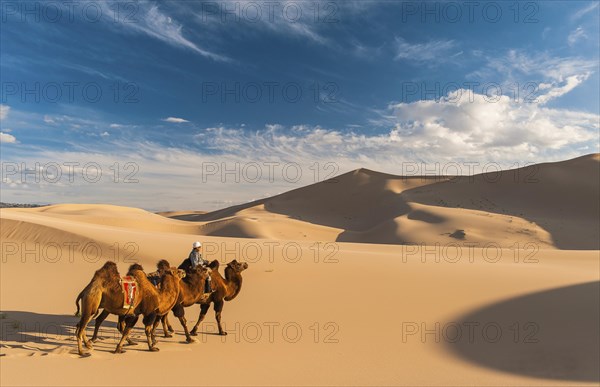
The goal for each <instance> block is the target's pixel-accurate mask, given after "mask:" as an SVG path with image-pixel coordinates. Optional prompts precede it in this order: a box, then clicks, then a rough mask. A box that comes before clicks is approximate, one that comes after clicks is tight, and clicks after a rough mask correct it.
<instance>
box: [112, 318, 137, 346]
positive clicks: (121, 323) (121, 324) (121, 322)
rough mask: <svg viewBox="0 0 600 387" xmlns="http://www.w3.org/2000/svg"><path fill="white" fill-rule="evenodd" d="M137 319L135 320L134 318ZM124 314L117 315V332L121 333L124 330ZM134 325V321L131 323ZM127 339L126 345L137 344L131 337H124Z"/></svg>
mask: <svg viewBox="0 0 600 387" xmlns="http://www.w3.org/2000/svg"><path fill="white" fill-rule="evenodd" d="M135 321H137V320H135ZM125 325H126V322H125V316H119V322H117V329H118V330H119V332H120V333H121V334H123V331H124V330H125ZM133 325H135V323H134V324H133ZM125 340H126V341H127V345H138V343H136V342H135V341H133V339H131V338H130V337H129V336H127V338H126V339H125Z"/></svg>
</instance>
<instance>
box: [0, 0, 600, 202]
mask: <svg viewBox="0 0 600 387" xmlns="http://www.w3.org/2000/svg"><path fill="white" fill-rule="evenodd" d="M1 11H2V20H1V21H2V24H1V28H2V30H1V32H2V33H1V37H0V43H1V48H0V50H1V58H0V69H1V77H2V95H1V98H2V100H1V101H0V103H1V104H2V113H1V118H2V121H1V126H2V134H1V140H2V143H1V145H0V149H1V151H2V155H1V157H2V162H3V167H2V171H3V176H2V182H1V184H2V200H3V201H18V202H42V203H46V202H52V203H56V202H109V203H114V204H123V205H133V206H139V207H144V208H148V209H169V208H171V209H174V208H196V209H212V208H218V207H223V206H226V205H230V204H234V203H240V202H244V201H247V200H251V199H256V198H259V197H263V196H266V195H273V194H276V193H279V192H282V191H285V190H287V189H291V188H297V187H298V186H301V185H303V184H308V183H311V182H315V181H318V180H320V179H321V178H322V177H324V176H329V174H336V173H342V172H346V171H349V170H352V169H355V168H359V167H367V168H371V169H377V170H381V171H386V172H391V173H397V174H400V173H402V172H403V171H405V166H406V165H407V164H409V163H421V164H423V163H427V164H435V163H449V162H462V163H468V162H477V163H480V164H481V165H484V164H485V163H495V164H497V165H500V166H502V167H503V168H504V167H508V166H511V165H515V164H517V165H523V164H525V163H526V162H540V161H548V160H560V159H566V158H570V157H575V156H578V155H582V154H587V153H593V152H598V142H599V135H598V131H599V130H600V128H599V115H598V114H599V113H600V112H599V109H600V107H599V106H600V103H599V101H600V97H599V87H598V86H599V83H600V78H599V44H600V43H599V40H598V39H599V36H600V33H599V25H600V23H599V14H600V7H599V3H598V2H574V1H570V2H561V1H540V2H535V1H531V2H518V3H517V2H479V3H476V4H475V5H473V3H469V2H451V3H448V2H446V3H442V2H427V3H421V2H392V1H361V2H336V1H323V2H314V1H307V2H304V1H274V2H262V1H258V2H251V1H250V2H243V1H239V2H236V1H229V2H204V1H164V2H152V1H139V2H138V1H135V2H133V1H123V2H102V1H75V2H61V1H56V2H50V3H45V2H12V1H3V2H2V9H1ZM36 163H38V164H39V165H36ZM49 163H50V164H49ZM51 163H57V164H59V165H60V166H61V168H62V173H61V176H60V178H59V179H58V180H57V181H54V179H53V178H52V177H51V176H53V175H52V173H53V172H52V171H51V167H52V166H53V165H54V164H51ZM65 163H67V164H68V163H75V164H78V165H76V166H75V167H73V168H74V169H73V170H72V172H73V174H74V176H73V179H70V180H69V179H68V176H69V173H68V172H69V170H68V167H66V166H65ZM87 163H96V164H93V165H94V168H96V166H99V169H100V170H101V171H102V172H103V176H102V178H101V179H99V180H98V181H97V182H94V183H90V182H89V181H88V180H90V179H89V178H87V179H82V178H81V173H80V172H81V171H80V167H81V166H85V165H86V164H87ZM127 163H134V164H127ZM253 163H257V165H258V167H256V165H255V164H253ZM269 163H279V164H277V166H276V167H275V169H273V168H274V167H273V166H272V164H269ZM314 163H317V164H314ZM15 165H16V167H15ZM72 165H74V164H72ZM125 165H127V168H129V169H127V168H126V167H125ZM132 165H133V166H132ZM215 165H216V168H217V172H215ZM269 165H271V167H269ZM289 165H293V169H294V170H296V169H298V166H299V168H300V169H299V170H300V174H301V177H300V178H299V179H298V180H297V181H296V179H295V178H292V177H290V176H289V173H290V170H288V169H286V168H287V167H288V166H289ZM111 166H113V167H112V169H111ZM245 166H246V167H248V168H249V169H246V170H243V168H244V167H245ZM15 168H17V172H16V173H15ZM44 168H46V172H44V173H45V174H43V175H42V176H41V179H39V180H40V181H39V182H38V181H36V179H35V172H33V173H32V174H31V175H27V173H25V174H23V173H22V172H24V171H36V170H37V171H38V172H37V173H41V172H40V171H43V170H44ZM78 168H79V169H78ZM256 168H258V174H259V175H260V176H258V177H257V178H256V179H254V178H253V177H252V176H250V175H249V173H250V172H248V171H249V170H252V171H254V170H255V169H256ZM269 168H271V169H269ZM96 169H98V168H96ZM115 169H116V170H118V171H119V172H120V174H119V176H118V179H115V176H114V172H115ZM227 170H237V173H238V174H241V175H242V176H241V178H240V176H238V177H237V178H236V177H235V176H234V174H230V175H227V174H226V173H225V174H223V171H227ZM316 171H319V173H316ZM461 172H463V173H465V171H461ZM77 173H80V174H79V175H77ZM127 173H131V174H132V176H134V177H135V179H132V180H135V181H134V182H132V183H128V184H124V183H122V182H121V181H117V182H115V180H122V178H123V176H122V175H127ZM270 174H271V175H273V176H270ZM49 176H50V177H49ZM111 176H112V177H111ZM71 180H72V181H71Z"/></svg>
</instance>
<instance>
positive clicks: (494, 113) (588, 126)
mask: <svg viewBox="0 0 600 387" xmlns="http://www.w3.org/2000/svg"><path fill="white" fill-rule="evenodd" d="M553 90H554V89H550V91H551V92H552V91H553ZM549 99H550V97H548V98H547V100H549ZM393 109H394V111H395V113H396V116H397V119H398V124H397V126H396V128H395V129H394V130H393V131H392V136H393V137H395V138H397V140H398V141H401V142H402V143H403V144H404V146H406V147H409V148H410V149H412V150H414V151H415V152H417V153H419V154H420V155H423V157H425V155H429V158H434V157H436V156H435V155H436V154H437V155H438V157H444V156H446V157H449V156H452V155H461V156H463V157H464V156H469V157H473V158H479V159H480V158H485V157H489V156H491V157H493V158H495V159H501V160H502V159H507V158H510V157H521V158H530V157H534V158H537V157H539V156H541V155H542V154H543V153H544V151H545V150H560V149H562V148H564V147H569V146H573V145H577V144H582V143H585V142H593V141H594V140H597V138H598V136H597V131H598V130H599V129H600V127H599V125H598V120H599V118H600V117H599V116H598V115H595V114H589V113H583V112H573V111H568V110H561V109H550V108H546V107H544V106H543V104H541V103H523V102H520V101H515V100H514V99H511V98H510V97H508V96H499V97H488V96H485V95H481V94H476V93H473V92H472V91H470V90H466V89H465V90H458V91H455V92H452V93H449V94H448V95H447V96H446V97H445V98H442V99H441V100H440V101H438V102H436V101H417V102H413V103H400V104H397V105H394V106H393Z"/></svg>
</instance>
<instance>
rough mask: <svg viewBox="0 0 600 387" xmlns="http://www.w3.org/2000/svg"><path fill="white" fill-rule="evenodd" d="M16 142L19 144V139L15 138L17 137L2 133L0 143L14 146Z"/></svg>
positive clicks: (0, 133)
mask: <svg viewBox="0 0 600 387" xmlns="http://www.w3.org/2000/svg"><path fill="white" fill-rule="evenodd" d="M16 142H17V139H16V138H15V136H13V135H11V134H8V133H4V132H0V143H2V144H14V143H16Z"/></svg>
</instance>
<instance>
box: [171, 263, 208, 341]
mask: <svg viewBox="0 0 600 387" xmlns="http://www.w3.org/2000/svg"><path fill="white" fill-rule="evenodd" d="M207 278H208V270H206V269H205V268H203V267H200V266H198V267H196V268H193V269H191V268H190V269H188V270H187V272H186V277H185V278H184V279H183V280H182V281H181V284H180V286H181V292H180V293H179V299H178V300H177V303H176V304H175V306H174V307H173V309H172V310H173V314H174V315H175V316H176V317H177V318H178V319H179V322H180V323H181V326H182V327H183V330H184V332H185V338H186V341H187V342H188V343H193V342H195V341H196V340H194V339H193V338H192V337H191V336H190V332H189V331H188V328H187V321H186V319H185V308H187V307H188V306H192V305H194V304H196V303H198V302H200V301H201V300H202V299H203V298H207V296H208V295H205V294H204V283H205V282H206V280H207ZM162 322H163V329H164V327H165V325H168V327H169V330H172V328H171V327H170V325H169V323H168V319H167V314H165V315H164V316H163V317H162ZM166 335H167V333H166V330H165V336H166ZM167 337H168V336H167Z"/></svg>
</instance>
